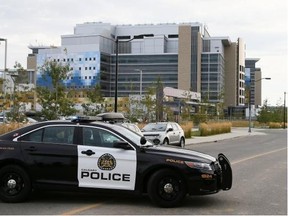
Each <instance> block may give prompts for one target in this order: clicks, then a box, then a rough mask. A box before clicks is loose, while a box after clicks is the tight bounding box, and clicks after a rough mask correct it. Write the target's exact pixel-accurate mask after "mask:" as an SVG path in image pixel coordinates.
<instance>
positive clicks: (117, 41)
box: [114, 34, 154, 112]
mask: <svg viewBox="0 0 288 216" xmlns="http://www.w3.org/2000/svg"><path fill="white" fill-rule="evenodd" d="M153 36H154V35H153V34H141V35H135V36H134V37H133V38H131V39H130V40H126V41H119V39H118V37H116V40H115V45H116V48H115V54H116V58H115V61H116V62H115V67H116V68H115V95H114V100H115V102H114V112H117V105H118V104H117V98H118V61H119V60H118V57H119V56H118V55H119V42H123V43H127V42H130V41H132V40H134V39H140V38H144V37H153Z"/></svg>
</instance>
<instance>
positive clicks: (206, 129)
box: [199, 122, 232, 136]
mask: <svg viewBox="0 0 288 216" xmlns="http://www.w3.org/2000/svg"><path fill="white" fill-rule="evenodd" d="M231 127H232V124H231V122H209V123H201V124H200V125H199V131H200V136H210V135H215V134H222V133H230V132H231Z"/></svg>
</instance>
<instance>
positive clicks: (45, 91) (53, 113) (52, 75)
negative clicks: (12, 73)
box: [36, 60, 76, 120]
mask: <svg viewBox="0 0 288 216" xmlns="http://www.w3.org/2000/svg"><path fill="white" fill-rule="evenodd" d="M40 70H41V73H42V78H43V79H44V80H45V81H46V82H47V84H48V85H49V87H48V88H47V87H42V86H39V87H37V89H36V90H37V96H38V103H39V104H40V105H41V106H42V111H41V113H42V115H43V116H44V117H45V118H46V119H49V120H50V119H58V118H59V116H69V115H73V114H75V113H76V110H75V109H74V108H73V105H74V104H73V102H72V100H71V99H69V98H68V97H67V94H66V92H65V87H64V85H63V80H65V79H66V78H67V77H68V73H69V70H70V69H69V65H67V64H62V63H61V62H56V61H52V60H47V61H45V63H44V65H43V66H42V67H41V68H40Z"/></svg>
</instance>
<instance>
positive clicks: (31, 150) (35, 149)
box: [25, 146, 37, 152]
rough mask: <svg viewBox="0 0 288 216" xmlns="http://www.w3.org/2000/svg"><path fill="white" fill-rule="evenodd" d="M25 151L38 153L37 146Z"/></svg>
mask: <svg viewBox="0 0 288 216" xmlns="http://www.w3.org/2000/svg"><path fill="white" fill-rule="evenodd" d="M25 150H26V151H30V152H33V151H37V148H36V147H35V146H30V147H29V148H26V149H25Z"/></svg>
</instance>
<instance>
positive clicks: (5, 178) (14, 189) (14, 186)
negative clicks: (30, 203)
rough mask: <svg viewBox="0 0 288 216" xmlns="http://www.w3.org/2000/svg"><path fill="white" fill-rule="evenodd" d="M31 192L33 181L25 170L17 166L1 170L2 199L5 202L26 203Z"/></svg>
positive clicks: (0, 191) (0, 194) (0, 188)
mask: <svg viewBox="0 0 288 216" xmlns="http://www.w3.org/2000/svg"><path fill="white" fill-rule="evenodd" d="M30 192H31V181H30V178H29V176H28V175H27V173H26V172H25V170H23V169H22V168H21V167H19V166H16V165H9V166H5V167H3V168H1V169H0V199H1V200H2V201H3V202H12V203H14V202H21V201H24V200H25V199H26V198H27V197H28V196H29V194H30Z"/></svg>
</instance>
